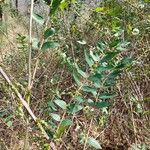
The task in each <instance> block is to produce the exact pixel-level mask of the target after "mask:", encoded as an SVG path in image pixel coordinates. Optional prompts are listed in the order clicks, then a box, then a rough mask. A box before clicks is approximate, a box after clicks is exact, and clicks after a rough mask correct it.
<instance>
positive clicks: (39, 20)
mask: <svg viewBox="0 0 150 150" xmlns="http://www.w3.org/2000/svg"><path fill="white" fill-rule="evenodd" d="M32 17H33V19H34V20H35V21H36V22H37V23H38V24H40V25H43V24H44V18H43V17H42V16H41V15H39V14H35V13H33V16H32Z"/></svg>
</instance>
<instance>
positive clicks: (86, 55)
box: [84, 50, 94, 67]
mask: <svg viewBox="0 0 150 150" xmlns="http://www.w3.org/2000/svg"><path fill="white" fill-rule="evenodd" d="M84 55H85V60H86V62H87V64H88V65H89V66H90V67H92V66H93V64H94V61H93V60H92V59H91V57H90V56H89V54H88V53H87V51H86V50H85V51H84Z"/></svg>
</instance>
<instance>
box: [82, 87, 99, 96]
mask: <svg viewBox="0 0 150 150" xmlns="http://www.w3.org/2000/svg"><path fill="white" fill-rule="evenodd" d="M82 90H83V91H84V92H88V93H92V94H93V95H94V96H96V95H97V91H96V89H95V88H93V87H90V86H83V87H82Z"/></svg>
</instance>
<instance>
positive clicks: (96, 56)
mask: <svg viewBox="0 0 150 150" xmlns="http://www.w3.org/2000/svg"><path fill="white" fill-rule="evenodd" d="M90 55H91V57H92V58H93V60H94V61H99V59H100V57H99V56H98V55H97V54H95V55H94V53H93V51H90Z"/></svg>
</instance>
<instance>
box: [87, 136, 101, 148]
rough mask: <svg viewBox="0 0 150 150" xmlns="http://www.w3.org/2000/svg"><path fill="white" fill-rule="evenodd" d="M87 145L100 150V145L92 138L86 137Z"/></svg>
mask: <svg viewBox="0 0 150 150" xmlns="http://www.w3.org/2000/svg"><path fill="white" fill-rule="evenodd" d="M87 143H88V144H89V145H90V146H92V147H94V148H96V149H102V147H101V145H100V144H99V142H98V141H97V140H95V139H94V138H93V137H88V139H87Z"/></svg>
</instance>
